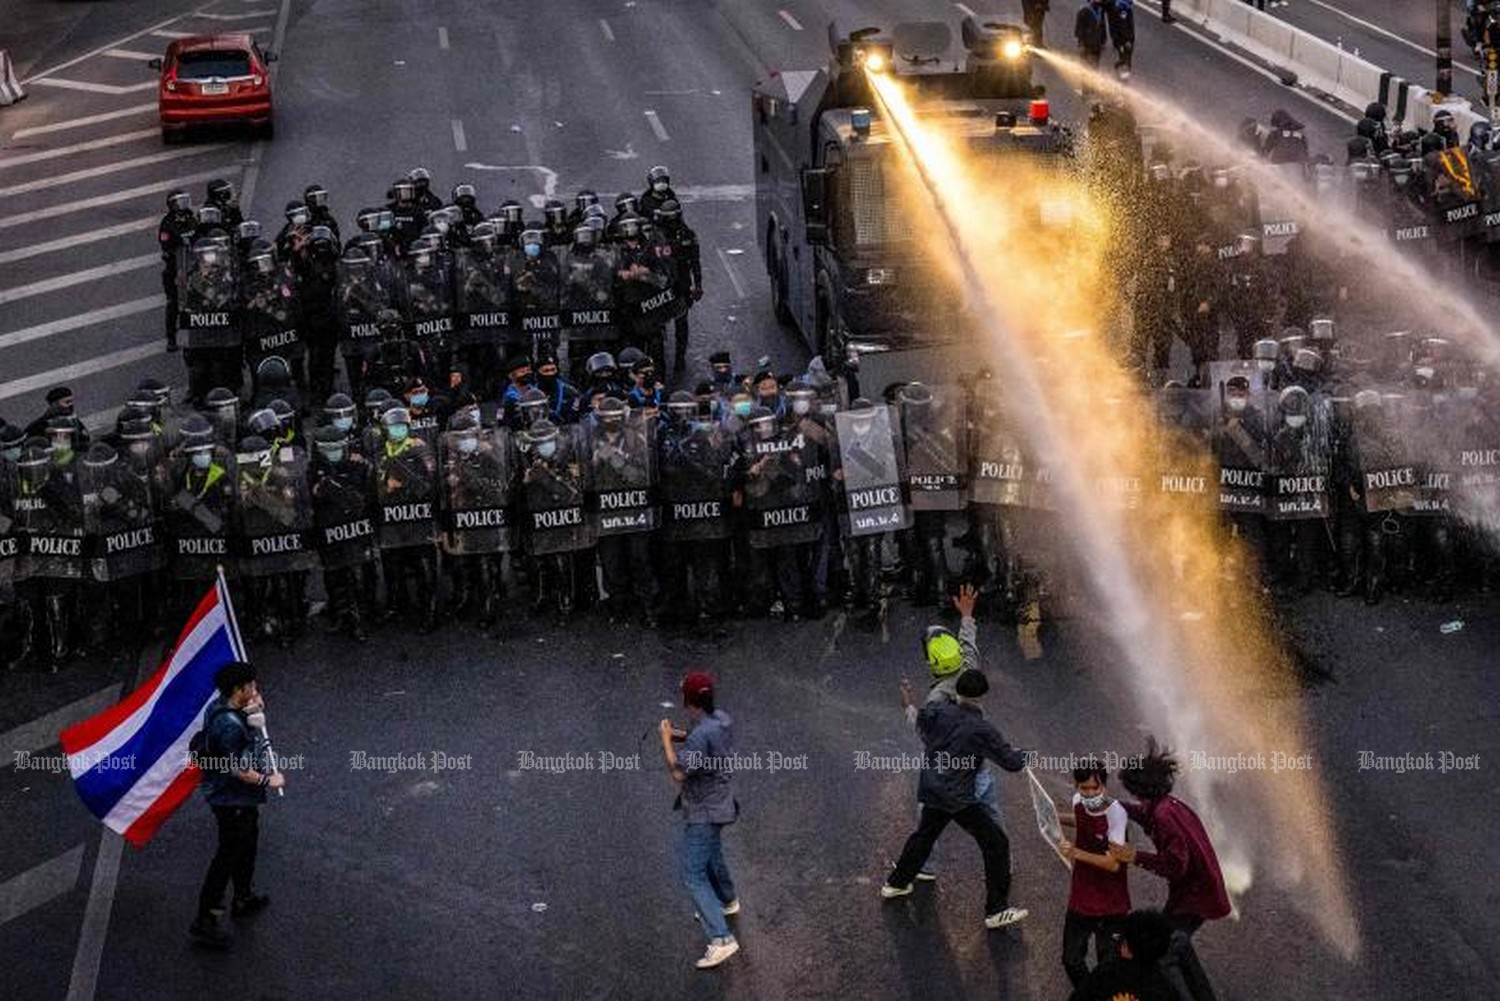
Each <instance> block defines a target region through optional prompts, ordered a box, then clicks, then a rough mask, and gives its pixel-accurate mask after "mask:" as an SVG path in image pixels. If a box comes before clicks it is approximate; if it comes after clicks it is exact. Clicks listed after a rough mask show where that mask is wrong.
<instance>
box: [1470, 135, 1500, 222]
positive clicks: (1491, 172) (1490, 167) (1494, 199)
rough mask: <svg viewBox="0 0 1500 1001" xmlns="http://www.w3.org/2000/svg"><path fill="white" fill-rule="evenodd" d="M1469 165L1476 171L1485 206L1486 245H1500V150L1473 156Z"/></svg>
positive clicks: (1476, 178) (1475, 176) (1475, 177)
mask: <svg viewBox="0 0 1500 1001" xmlns="http://www.w3.org/2000/svg"><path fill="white" fill-rule="evenodd" d="M1469 164H1470V166H1471V167H1472V168H1473V170H1474V179H1475V181H1476V182H1477V183H1478V184H1479V191H1480V198H1481V200H1482V202H1483V206H1484V207H1483V217H1482V218H1483V230H1484V240H1485V242H1486V243H1500V150H1487V151H1486V152H1484V153H1480V154H1476V155H1471V156H1470V157H1469Z"/></svg>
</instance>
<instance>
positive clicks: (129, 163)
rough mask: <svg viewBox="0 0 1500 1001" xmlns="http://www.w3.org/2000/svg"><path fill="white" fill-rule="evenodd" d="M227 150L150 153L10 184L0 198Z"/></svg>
mask: <svg viewBox="0 0 1500 1001" xmlns="http://www.w3.org/2000/svg"><path fill="white" fill-rule="evenodd" d="M228 148H229V144H228V143H215V144H213V145H211V146H189V147H187V148H186V149H169V150H164V151H162V152H160V153H152V154H151V155H149V156H138V157H135V158H134V159H131V160H119V161H117V162H115V163H106V164H104V165H102V166H99V167H88V168H86V169H84V170H75V171H71V172H70V173H67V174H54V175H53V176H51V177H39V178H37V179H36V180H34V181H26V182H25V183H23V184H12V185H11V186H10V187H8V188H0V198H7V197H10V196H12V195H24V194H26V193H27V192H28V191H45V190H46V189H47V188H56V187H60V186H61V185H64V184H72V183H74V182H75V181H86V180H88V179H89V178H92V177H103V176H105V175H106V174H115V173H119V172H120V171H122V170H134V169H135V168H136V167H145V166H148V165H150V164H153V163H165V162H166V161H168V160H181V159H182V158H183V157H188V156H201V155H203V154H204V153H217V152H220V151H222V150H225V149H228Z"/></svg>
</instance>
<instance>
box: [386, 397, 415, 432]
mask: <svg viewBox="0 0 1500 1001" xmlns="http://www.w3.org/2000/svg"><path fill="white" fill-rule="evenodd" d="M380 423H381V426H383V427H390V426H391V425H392V424H410V423H411V411H410V410H407V409H406V408H405V407H403V406H402V405H401V404H399V403H396V404H395V405H394V406H390V407H386V408H385V409H384V410H383V411H381V413H380Z"/></svg>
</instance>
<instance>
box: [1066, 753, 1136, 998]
mask: <svg viewBox="0 0 1500 1001" xmlns="http://www.w3.org/2000/svg"><path fill="white" fill-rule="evenodd" d="M1108 778H1109V770H1108V769H1106V768H1105V767H1104V765H1103V763H1101V762H1100V761H1099V760H1098V759H1097V758H1092V757H1090V758H1085V759H1084V760H1083V761H1081V762H1079V764H1078V767H1076V768H1074V769H1073V783H1074V786H1075V788H1076V790H1077V791H1075V792H1074V793H1073V813H1072V815H1071V816H1068V815H1062V816H1059V817H1058V818H1057V819H1058V820H1059V821H1060V822H1061V823H1062V826H1064V827H1071V828H1073V830H1074V835H1073V840H1072V841H1063V842H1062V844H1061V845H1059V846H1058V847H1059V849H1060V850H1061V851H1062V854H1063V857H1064V858H1066V859H1068V860H1069V861H1071V862H1072V863H1073V875H1072V880H1071V882H1070V884H1069V888H1068V910H1067V914H1066V916H1065V917H1064V918H1063V950H1062V951H1063V969H1064V970H1066V971H1067V972H1068V979H1069V980H1070V981H1071V982H1072V984H1073V986H1074V987H1077V986H1078V985H1079V984H1081V983H1082V982H1083V980H1084V978H1085V977H1087V976H1088V972H1089V965H1088V956H1089V940H1090V939H1092V940H1093V942H1094V959H1095V962H1097V963H1099V964H1100V965H1103V964H1105V963H1108V962H1110V961H1111V960H1112V959H1113V958H1114V937H1115V934H1116V932H1117V931H1118V928H1119V924H1120V921H1121V920H1122V919H1123V918H1124V917H1125V915H1127V914H1129V913H1130V886H1129V884H1128V882H1127V879H1126V869H1125V866H1124V864H1123V863H1121V862H1120V861H1118V860H1117V859H1116V858H1115V857H1114V856H1112V855H1110V854H1109V847H1110V845H1123V844H1125V828H1126V825H1127V824H1128V823H1129V818H1128V817H1127V816H1126V814H1125V807H1124V806H1122V805H1121V804H1120V803H1119V801H1118V800H1115V799H1112V798H1111V797H1110V796H1109V794H1108V793H1106V792H1105V789H1104V786H1105V782H1106V781H1107V780H1108Z"/></svg>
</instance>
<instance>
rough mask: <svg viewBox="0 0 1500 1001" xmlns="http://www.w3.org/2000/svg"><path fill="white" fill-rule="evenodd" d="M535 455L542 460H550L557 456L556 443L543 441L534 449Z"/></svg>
mask: <svg viewBox="0 0 1500 1001" xmlns="http://www.w3.org/2000/svg"><path fill="white" fill-rule="evenodd" d="M536 454H537V455H540V456H541V457H542V458H544V459H550V458H552V457H553V456H554V455H556V454H557V442H555V441H544V442H542V443H541V444H540V445H538V446H537V447H536Z"/></svg>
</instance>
